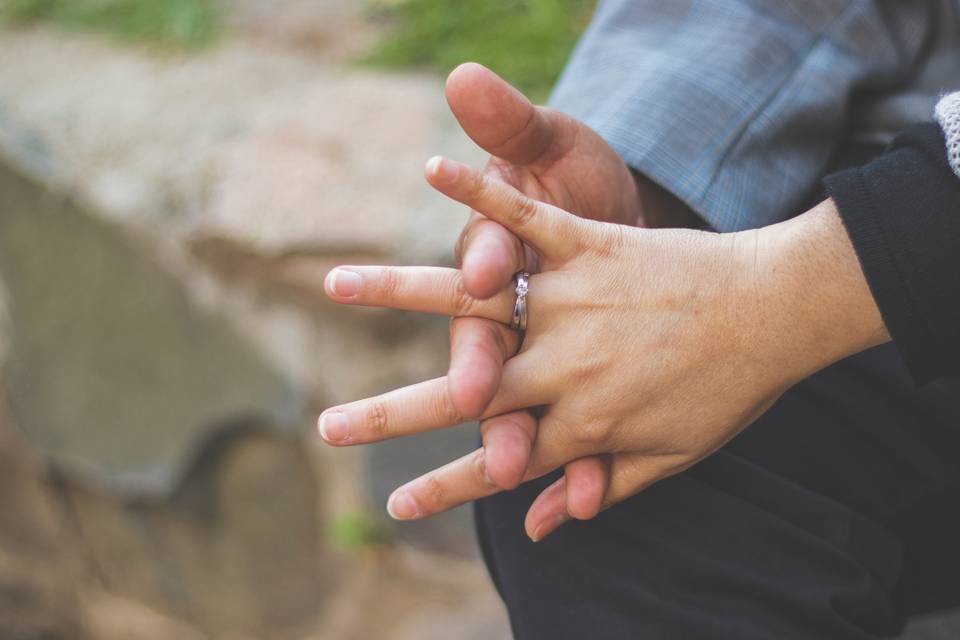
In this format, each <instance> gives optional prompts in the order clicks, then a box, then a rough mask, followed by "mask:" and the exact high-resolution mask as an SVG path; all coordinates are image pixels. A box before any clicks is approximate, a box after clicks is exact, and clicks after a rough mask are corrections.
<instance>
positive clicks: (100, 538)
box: [59, 422, 337, 638]
mask: <svg viewBox="0 0 960 640" xmlns="http://www.w3.org/2000/svg"><path fill="white" fill-rule="evenodd" d="M318 486H319V483H318V482H317V480H316V478H315V476H314V471H313V469H312V465H311V462H310V460H309V458H308V456H307V454H306V452H305V450H304V448H303V446H302V443H300V442H299V441H298V440H297V439H294V438H290V437H286V436H282V435H279V434H277V433H276V431H275V430H272V429H267V428H264V427H260V426H259V425H258V424H257V423H255V422H251V423H248V424H244V423H238V424H233V425H225V426H224V428H223V430H222V431H220V432H218V433H217V434H215V435H214V436H213V437H211V438H210V439H209V440H208V441H207V442H205V443H204V444H203V446H202V447H201V448H200V453H199V455H198V456H197V457H196V459H195V460H193V461H192V463H191V465H190V468H189V470H188V472H187V474H186V476H185V478H184V480H183V482H182V483H181V485H180V486H179V487H178V489H177V490H176V491H175V493H174V494H173V496H171V497H170V498H168V499H163V500H154V499H148V500H143V501H135V502H129V501H128V502H118V501H117V500H115V499H113V498H111V496H109V495H107V494H104V493H102V492H100V491H97V490H96V489H94V488H92V487H90V486H87V485H84V484H82V483H78V482H76V481H71V480H69V479H68V480H67V481H66V482H64V483H63V484H62V485H61V486H60V487H59V491H60V493H61V495H62V499H63V501H64V504H65V505H66V506H67V509H68V512H69V513H70V515H71V519H72V523H73V527H74V531H73V532H72V533H73V534H74V535H75V536H76V538H77V539H78V540H79V541H80V544H81V545H82V546H83V548H84V551H85V554H86V557H87V559H88V564H89V566H90V567H91V568H92V569H93V571H94V574H95V576H96V577H97V580H98V582H99V583H100V584H101V585H102V586H103V588H105V589H106V590H108V591H109V592H110V593H111V594H114V595H118V596H122V597H124V598H128V599H133V600H135V601H136V602H137V603H141V604H142V605H143V606H146V607H149V608H150V609H152V610H155V611H156V612H158V613H159V614H161V615H163V616H166V617H170V618H174V619H176V620H183V621H186V622H187V623H188V624H189V625H191V626H194V627H196V628H197V629H199V630H201V631H202V632H204V633H209V634H213V635H218V636H222V635H227V636H231V637H234V636H236V635H249V636H250V637H258V638H261V637H278V638H289V637H295V636H296V635H297V634H298V632H301V631H303V630H304V629H307V628H310V627H312V625H313V623H314V621H315V620H316V618H317V616H318V614H320V613H321V612H322V610H323V599H324V594H325V593H326V591H327V589H328V588H329V587H330V585H333V584H335V583H336V581H337V569H336V564H335V563H333V561H332V558H330V557H329V555H327V553H326V552H325V551H323V548H322V546H321V544H322V535H321V533H320V532H321V530H322V525H323V521H322V518H321V516H320V515H319V509H320V508H321V505H322V501H321V500H320V498H319V497H318V495H317V488H318Z"/></svg>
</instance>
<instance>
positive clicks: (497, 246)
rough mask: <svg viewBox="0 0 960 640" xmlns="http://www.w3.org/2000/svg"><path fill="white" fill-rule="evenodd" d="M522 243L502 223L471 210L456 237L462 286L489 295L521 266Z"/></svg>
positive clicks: (522, 262) (485, 296) (471, 292)
mask: <svg viewBox="0 0 960 640" xmlns="http://www.w3.org/2000/svg"><path fill="white" fill-rule="evenodd" d="M524 253H525V252H524V248H523V244H522V243H521V242H520V240H519V239H518V238H517V236H515V235H513V234H512V233H510V232H509V231H507V230H506V229H505V228H504V227H503V225H501V224H499V223H496V222H494V221H493V220H490V219H489V218H486V217H484V216H481V215H479V214H477V213H474V214H472V215H471V216H470V220H469V221H468V222H467V226H466V227H465V228H464V230H463V233H461V234H460V239H459V240H458V241H457V261H458V264H459V265H460V269H461V270H462V271H463V286H464V288H465V289H466V290H467V291H468V292H469V293H470V294H471V295H473V296H475V297H477V298H489V297H490V296H492V295H494V294H496V293H498V292H499V291H500V290H501V289H503V287H505V286H507V285H508V284H509V283H510V279H511V277H512V276H513V274H515V273H516V272H517V271H520V269H522V268H524V266H525V259H524Z"/></svg>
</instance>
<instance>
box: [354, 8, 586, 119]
mask: <svg viewBox="0 0 960 640" xmlns="http://www.w3.org/2000/svg"><path fill="white" fill-rule="evenodd" d="M595 4H596V2H595V0H497V1H496V2H490V1H489V0H452V1H451V0H392V1H388V2H385V1H384V0H379V1H375V2H374V4H373V5H372V7H373V8H372V11H373V13H374V15H375V16H376V17H379V18H382V19H384V20H386V21H388V22H389V23H392V29H391V30H389V31H388V35H387V36H386V37H385V38H384V39H383V40H382V41H381V42H380V43H379V44H378V45H377V47H376V48H375V49H374V50H373V51H372V52H371V53H370V54H369V55H367V56H366V57H365V58H364V61H365V62H367V63H370V64H374V65H377V66H382V67H388V68H390V67H415V68H425V69H431V70H435V71H439V72H441V73H446V72H448V71H450V70H451V69H453V67H455V66H456V65H458V64H460V63H461V62H466V61H468V60H472V61H475V62H479V63H481V64H484V65H486V66H488V67H490V68H491V69H493V70H494V71H496V72H497V73H499V74H500V75H501V76H503V77H504V78H506V79H507V80H509V81H510V82H512V83H513V84H515V85H516V86H517V87H519V88H520V89H521V90H523V91H525V92H526V93H527V94H528V95H529V96H530V97H531V98H532V99H534V100H538V101H540V100H543V99H544V98H546V96H547V95H548V93H549V91H550V88H551V87H552V86H553V84H554V82H555V81H556V79H557V77H558V76H559V74H560V71H561V70H562V69H563V65H564V63H565V62H566V60H567V57H568V56H569V55H570V52H571V50H572V49H573V46H574V44H576V41H577V38H578V37H579V36H580V33H581V32H582V31H583V29H584V28H585V27H586V25H587V23H588V22H589V20H590V14H591V12H592V10H593V7H594V5H595Z"/></svg>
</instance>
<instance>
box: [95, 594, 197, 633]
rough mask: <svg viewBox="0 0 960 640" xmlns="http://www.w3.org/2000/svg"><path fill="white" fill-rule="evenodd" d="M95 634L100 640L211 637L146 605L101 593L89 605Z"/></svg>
mask: <svg viewBox="0 0 960 640" xmlns="http://www.w3.org/2000/svg"><path fill="white" fill-rule="evenodd" d="M86 610H87V617H88V619H89V624H90V630H91V634H92V635H93V637H94V638H96V639H97V640H171V639H174V638H175V639H176V640H205V638H207V637H208V636H205V635H204V634H202V633H200V632H199V631H197V630H196V629H195V628H194V627H191V626H190V625H188V624H186V623H185V622H183V621H181V620H176V619H174V618H171V617H169V616H166V615H163V614H162V613H159V612H158V611H155V610H154V609H151V608H150V607H148V606H146V605H144V604H143V603H142V602H138V601H137V600H132V599H130V598H123V597H120V596H115V595H111V594H109V593H100V594H96V595H95V596H91V597H89V598H88V601H87V604H86Z"/></svg>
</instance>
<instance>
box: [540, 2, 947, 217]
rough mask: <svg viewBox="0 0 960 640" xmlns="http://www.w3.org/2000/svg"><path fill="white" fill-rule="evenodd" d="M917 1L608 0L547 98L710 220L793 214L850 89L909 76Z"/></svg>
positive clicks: (922, 12)
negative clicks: (550, 96)
mask: <svg viewBox="0 0 960 640" xmlns="http://www.w3.org/2000/svg"><path fill="white" fill-rule="evenodd" d="M931 21H932V18H931V15H930V12H929V11H928V5H927V3H925V2H910V1H906V0H901V1H900V2H893V1H891V2H882V1H880V0H875V1H865V0H860V1H858V0H670V1H668V2H665V1H664V0H604V1H602V2H601V4H600V6H599V7H598V9H597V12H596V15H595V16H594V19H593V21H592V23H591V25H590V27H589V28H588V29H587V32H586V33H585V35H584V37H583V38H582V39H581V41H580V43H579V44H578V46H577V48H576V50H575V51H574V54H573V57H572V58H571V60H570V62H569V64H568V66H567V68H566V70H565V71H564V73H563V75H562V77H561V79H560V81H559V83H558V85H557V87H556V88H555V90H554V94H553V97H552V99H551V104H552V105H553V106H555V107H557V108H559V109H561V110H563V111H565V112H567V113H570V114H571V115H573V116H575V117H577V118H579V119H580V120H583V121H584V122H586V123H587V124H588V125H590V126H591V127H592V128H594V129H595V130H596V131H597V132H598V133H599V134H600V135H601V136H603V137H604V138H605V139H606V140H607V141H608V142H609V143H610V144H611V145H612V146H613V147H614V148H615V149H616V150H617V152H618V153H619V154H620V155H621V156H622V157H623V158H624V160H625V161H626V162H627V164H628V165H630V166H631V167H633V168H634V169H636V170H638V171H640V172H642V173H643V174H645V175H646V176H647V177H649V178H650V179H652V180H654V181H656V182H657V183H658V184H660V185H662V186H663V187H665V188H666V189H668V190H669V191H671V192H672V193H674V194H675V195H676V196H678V197H679V198H681V199H682V200H683V201H685V202H686V203H687V204H689V205H690V206H691V207H692V208H693V209H694V210H695V211H697V212H698V213H699V214H700V215H701V216H702V217H703V218H704V219H706V220H707V222H708V223H710V224H711V225H712V226H713V227H714V228H715V229H717V230H719V231H734V230H739V229H746V228H752V227H759V226H764V225H767V224H770V223H773V222H777V221H779V220H783V219H785V218H787V217H789V216H791V215H794V214H795V213H797V210H798V209H799V208H800V207H801V206H802V204H803V201H804V200H805V199H806V198H808V197H809V195H810V194H811V192H812V191H813V189H814V188H815V187H816V186H817V184H818V181H819V179H820V177H821V176H822V175H823V173H824V172H825V171H826V170H827V168H828V165H829V163H830V160H831V157H832V155H833V153H834V151H835V150H836V148H837V146H838V144H839V141H840V140H841V139H842V138H843V136H844V135H845V134H846V133H848V127H849V123H848V118H849V112H850V108H851V102H852V100H853V98H854V97H855V95H856V94H857V92H860V91H870V90H874V91H882V90H883V89H884V88H889V87H892V86H895V85H896V83H898V82H900V81H902V80H903V79H904V78H905V77H906V76H907V75H908V74H909V73H910V70H911V68H912V66H913V65H914V63H915V60H916V58H917V57H918V56H919V55H920V52H921V51H922V46H923V42H924V39H925V37H926V35H927V33H928V31H929V29H930V28H931V24H930V23H931Z"/></svg>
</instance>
